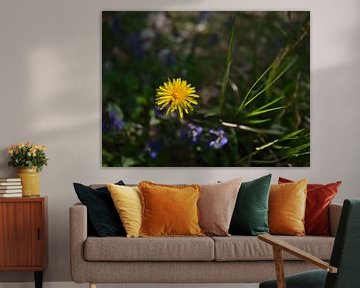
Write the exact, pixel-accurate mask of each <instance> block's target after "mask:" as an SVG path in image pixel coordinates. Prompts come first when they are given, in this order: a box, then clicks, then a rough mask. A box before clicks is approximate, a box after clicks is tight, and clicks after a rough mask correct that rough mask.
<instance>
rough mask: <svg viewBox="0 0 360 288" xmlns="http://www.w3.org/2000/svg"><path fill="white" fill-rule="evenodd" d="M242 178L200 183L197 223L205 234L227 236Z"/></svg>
mask: <svg viewBox="0 0 360 288" xmlns="http://www.w3.org/2000/svg"><path fill="white" fill-rule="evenodd" d="M241 182H242V178H236V179H233V180H229V181H226V182H223V183H216V184H208V185H201V186H200V189H201V194H200V199H199V202H198V203H197V205H198V207H199V212H200V220H199V225H200V227H201V229H202V230H203V231H204V233H205V234H206V235H217V236H229V227H230V222H231V216H232V214H233V212H234V207H235V203H236V197H237V195H238V192H239V188H240V185H241Z"/></svg>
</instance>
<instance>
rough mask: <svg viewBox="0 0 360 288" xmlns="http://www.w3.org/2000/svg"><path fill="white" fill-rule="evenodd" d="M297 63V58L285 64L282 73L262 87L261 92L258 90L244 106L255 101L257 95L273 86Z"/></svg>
mask: <svg viewBox="0 0 360 288" xmlns="http://www.w3.org/2000/svg"><path fill="white" fill-rule="evenodd" d="M294 63H295V60H292V61H291V62H290V63H289V64H288V65H286V66H285V68H284V69H282V70H281V71H280V73H279V74H278V75H277V77H275V79H274V80H272V81H271V82H270V83H269V84H268V85H266V86H265V88H263V89H261V90H260V91H259V92H257V93H256V94H255V95H254V96H252V97H251V98H250V99H249V100H248V101H247V102H246V103H245V104H244V107H246V106H248V105H249V104H250V103H251V102H253V101H254V100H255V99H256V98H257V97H259V96H260V95H262V94H263V93H264V92H266V91H267V90H268V89H269V88H270V87H271V86H273V85H274V84H275V83H276V82H277V81H278V80H279V79H280V78H281V77H282V76H283V75H284V74H285V73H286V72H287V71H288V70H289V69H290V67H291V66H292V65H293V64H294Z"/></svg>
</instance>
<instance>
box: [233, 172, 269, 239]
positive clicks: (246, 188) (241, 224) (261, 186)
mask: <svg viewBox="0 0 360 288" xmlns="http://www.w3.org/2000/svg"><path fill="white" fill-rule="evenodd" d="M270 181H271V174H269V175H266V176H263V177H260V178H258V179H255V180H252V181H249V182H243V183H242V184H241V187H240V190H239V193H238V195H237V198H236V204H235V208H234V213H233V215H232V218H231V223H230V229H229V233H230V234H232V235H253V236H254V235H258V234H260V233H269V225H268V210H269V190H270Z"/></svg>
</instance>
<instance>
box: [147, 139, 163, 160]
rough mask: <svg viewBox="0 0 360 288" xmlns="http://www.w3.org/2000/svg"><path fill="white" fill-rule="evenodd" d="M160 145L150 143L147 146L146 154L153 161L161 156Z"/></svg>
mask: <svg viewBox="0 0 360 288" xmlns="http://www.w3.org/2000/svg"><path fill="white" fill-rule="evenodd" d="M159 151H160V144H159V143H158V142H149V143H147V144H146V147H145V152H146V154H147V155H148V156H149V157H150V158H151V159H156V158H157V157H158V155H159Z"/></svg>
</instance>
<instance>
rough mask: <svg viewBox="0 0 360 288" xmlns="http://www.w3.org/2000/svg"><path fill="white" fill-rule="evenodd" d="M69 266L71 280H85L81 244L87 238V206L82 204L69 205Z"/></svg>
mask: <svg viewBox="0 0 360 288" xmlns="http://www.w3.org/2000/svg"><path fill="white" fill-rule="evenodd" d="M69 213H70V268H71V277H72V279H73V281H75V282H78V283H83V282H85V279H86V263H85V259H84V252H83V245H84V242H85V240H86V238H87V208H86V206H85V205H82V204H75V205H74V206H72V207H70V211H69Z"/></svg>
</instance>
